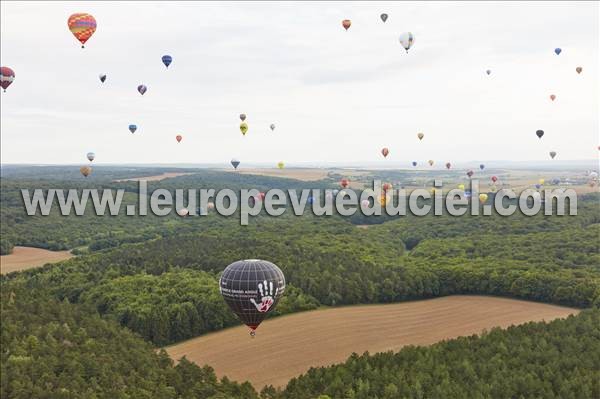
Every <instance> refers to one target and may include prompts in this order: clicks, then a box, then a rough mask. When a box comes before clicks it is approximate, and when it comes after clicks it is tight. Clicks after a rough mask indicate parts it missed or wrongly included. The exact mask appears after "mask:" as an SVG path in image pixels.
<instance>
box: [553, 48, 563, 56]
mask: <svg viewBox="0 0 600 399" xmlns="http://www.w3.org/2000/svg"><path fill="white" fill-rule="evenodd" d="M554 52H555V53H556V55H559V54H560V53H561V52H562V49H561V48H560V47H557V48H555V49H554Z"/></svg>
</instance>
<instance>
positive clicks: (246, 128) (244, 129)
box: [240, 122, 248, 136]
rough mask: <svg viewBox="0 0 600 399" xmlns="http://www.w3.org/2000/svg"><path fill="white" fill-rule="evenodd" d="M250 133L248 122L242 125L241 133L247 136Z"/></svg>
mask: <svg viewBox="0 0 600 399" xmlns="http://www.w3.org/2000/svg"><path fill="white" fill-rule="evenodd" d="M247 131H248V124H247V123H246V122H242V123H240V132H242V134H243V135H244V136H245V135H246V132H247Z"/></svg>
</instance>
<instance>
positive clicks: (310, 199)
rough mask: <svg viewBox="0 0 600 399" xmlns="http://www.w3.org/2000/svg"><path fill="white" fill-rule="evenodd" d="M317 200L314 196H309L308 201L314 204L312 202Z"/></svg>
mask: <svg viewBox="0 0 600 399" xmlns="http://www.w3.org/2000/svg"><path fill="white" fill-rule="evenodd" d="M314 201H315V199H314V198H313V197H308V203H309V205H312V203H313V202H314Z"/></svg>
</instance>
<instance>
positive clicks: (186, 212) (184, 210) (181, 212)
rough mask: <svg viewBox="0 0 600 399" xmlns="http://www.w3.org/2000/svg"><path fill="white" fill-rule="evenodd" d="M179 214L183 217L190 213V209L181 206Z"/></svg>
mask: <svg viewBox="0 0 600 399" xmlns="http://www.w3.org/2000/svg"><path fill="white" fill-rule="evenodd" d="M177 214H178V215H179V216H181V217H186V216H188V215H189V214H190V211H188V210H187V208H181V209H179V210H178V211H177Z"/></svg>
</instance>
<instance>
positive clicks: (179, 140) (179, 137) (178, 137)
mask: <svg viewBox="0 0 600 399" xmlns="http://www.w3.org/2000/svg"><path fill="white" fill-rule="evenodd" d="M181 139H183V137H182V136H181V135H180V134H178V135H177V136H175V140H177V142H178V143H181Z"/></svg>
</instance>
